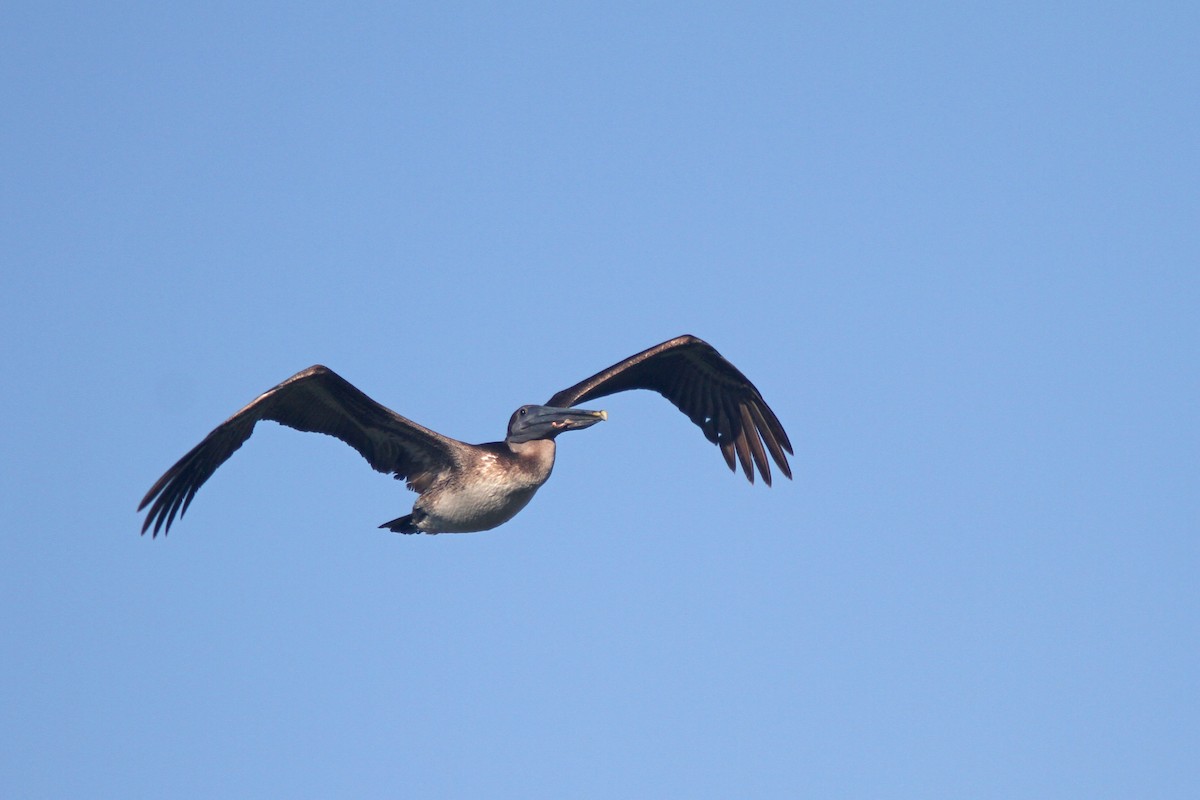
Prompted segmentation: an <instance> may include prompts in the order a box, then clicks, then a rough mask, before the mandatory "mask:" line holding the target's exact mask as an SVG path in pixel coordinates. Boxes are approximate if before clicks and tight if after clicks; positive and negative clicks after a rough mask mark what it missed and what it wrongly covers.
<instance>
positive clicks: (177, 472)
mask: <svg viewBox="0 0 1200 800" xmlns="http://www.w3.org/2000/svg"><path fill="white" fill-rule="evenodd" d="M263 419H269V420H273V421H275V422H278V423H280V424H282V425H286V426H288V427H289V428H295V429H296V430H300V431H310V432H314V433H324V434H328V435H329V436H336V437H337V438H338V439H341V440H342V441H343V442H345V443H346V444H348V445H350V446H351V447H353V448H354V449H355V450H357V451H358V452H359V453H361V454H362V456H363V458H365V459H366V460H367V462H368V463H369V464H370V465H371V467H372V468H374V469H376V470H378V471H379V472H384V473H392V474H394V475H395V476H396V477H397V478H404V479H407V481H408V485H409V487H410V488H412V489H414V490H415V491H418V492H423V491H425V489H426V488H428V486H429V484H430V483H431V482H432V481H433V480H434V479H435V478H436V477H437V475H438V474H439V473H441V472H442V471H444V470H446V469H448V468H450V467H451V466H452V465H453V464H455V463H456V459H457V455H458V452H459V449H460V448H462V447H465V445H463V444H462V443H461V442H459V441H457V440H455V439H451V438H449V437H446V436H442V435H441V434H439V433H435V432H434V431H431V430H429V429H428V428H423V427H421V426H420V425H418V424H416V423H415V422H412V421H411V420H408V419H405V418H404V417H402V416H400V415H399V414H397V413H396V412H394V411H392V410H390V409H388V408H385V407H384V406H382V405H380V404H379V403H376V402H375V401H374V400H372V399H371V398H369V397H367V396H366V395H365V394H363V393H362V392H361V391H359V390H358V389H356V388H355V387H354V386H352V385H351V384H350V382H349V381H347V380H345V379H344V378H342V377H341V376H340V375H338V374H337V373H335V372H334V371H333V370H331V369H329V368H327V367H322V366H319V365H318V366H314V367H309V368H308V369H306V370H304V371H303V372H298V373H296V374H295V375H293V376H292V377H290V378H288V379H287V380H286V381H284V382H283V383H281V384H279V385H278V386H276V387H274V388H273V389H270V390H268V391H266V392H264V393H263V394H262V395H260V396H259V397H258V398H257V399H255V400H254V401H253V402H251V403H250V404H249V405H248V406H246V407H245V408H243V409H242V410H241V411H239V412H237V413H236V414H234V415H233V416H232V417H230V418H229V419H227V420H226V421H225V422H223V423H221V424H220V425H219V426H217V427H216V429H214V430H213V432H212V433H210V434H208V436H206V437H204V441H202V442H200V444H198V445H196V446H195V447H193V448H192V449H191V451H189V452H188V454H187V455H185V456H184V457H183V458H181V459H179V461H178V462H176V464H175V466H173V467H171V468H170V469H169V470H167V472H166V473H165V474H164V475H163V476H162V477H161V478H159V479H158V482H157V483H155V484H154V486H152V487H151V488H150V491H149V492H147V493H146V496H145V497H144V498H143V499H142V502H141V505H139V506H138V510H139V511H141V510H142V509H144V508H145V507H146V506H150V510H149V511H148V512H147V514H146V521H145V522H144V523H143V525H142V533H145V532H146V530H147V529H149V528H150V526H151V524H153V525H154V533H153V535H154V536H157V535H158V532H159V529H160V528H161V529H162V531H163V533H164V534H165V533H166V532H167V531H168V530H170V527H171V523H172V522H173V521H174V520H175V517H176V515H178V516H180V517H182V516H183V514H184V512H185V511H187V507H188V505H190V504H191V502H192V498H193V497H194V496H195V495H196V490H197V489H199V488H200V487H201V486H202V485H204V482H205V481H207V480H208V479H209V478H210V477H212V474H213V473H214V472H215V471H216V469H217V467H219V466H221V464H223V463H225V461H226V460H228V459H229V457H230V456H231V455H233V454H234V452H235V451H236V450H237V449H238V448H239V447H241V446H242V444H243V443H245V441H246V440H247V439H249V438H250V434H251V433H252V432H253V431H254V426H255V424H256V423H258V421H259V420H263Z"/></svg>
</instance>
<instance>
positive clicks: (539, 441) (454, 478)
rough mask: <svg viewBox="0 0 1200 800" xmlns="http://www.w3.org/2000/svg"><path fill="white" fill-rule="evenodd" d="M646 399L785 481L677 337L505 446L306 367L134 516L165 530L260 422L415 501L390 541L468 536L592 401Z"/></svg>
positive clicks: (761, 408)
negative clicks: (353, 456)
mask: <svg viewBox="0 0 1200 800" xmlns="http://www.w3.org/2000/svg"><path fill="white" fill-rule="evenodd" d="M630 389H650V390H652V391H655V392H658V393H659V394H661V395H662V396H663V397H665V398H666V399H668V400H670V401H671V403H673V404H674V405H675V407H676V408H678V409H679V410H680V411H682V412H683V413H684V414H686V415H687V417H688V419H690V420H691V421H692V422H694V423H695V424H696V425H698V426H699V427H700V430H701V431H703V432H704V436H705V438H707V439H708V440H709V441H710V442H712V443H713V444H715V445H717V447H719V448H720V450H721V454H722V455H723V456H724V457H725V463H726V464H728V465H729V469H730V470H734V469H735V462H740V463H741V466H742V471H743V472H744V473H745V475H746V478H747V480H749V481H750V482H751V483H754V472H755V468H756V467H757V469H758V472H759V473H761V474H762V478H763V481H764V482H765V483H766V484H767V485H768V486H770V485H771V467H770V464H769V463H768V461H767V454H768V453H770V455H771V458H772V459H773V460H774V461H775V463H776V464H777V465H778V466H779V469H780V471H781V472H783V474H784V475H786V476H787V477H788V478H791V477H792V471H791V468H790V467H789V466H788V460H787V456H786V455H785V451H786V453H792V444H791V442H790V441H788V437H787V433H785V432H784V430H783V426H782V425H781V424H780V423H779V419H778V418H777V417H776V416H775V413H774V412H773V411H771V409H770V408H769V407H768V406H767V404H766V401H764V400H763V398H762V395H761V394H760V393H759V391H758V389H756V388H755V387H754V384H752V383H751V382H750V381H749V380H748V379H747V378H746V376H745V375H743V374H742V373H741V372H740V371H739V370H738V369H737V367H735V366H733V364H731V363H729V362H728V361H726V360H725V359H724V358H723V357H722V356H721V354H720V353H718V352H717V351H716V350H715V349H714V348H713V347H712V345H710V344H708V343H707V342H705V341H703V340H702V339H698V338H696V337H695V336H679V337H676V338H674V339H671V340H669V341H666V342H663V343H662V344H659V345H655V346H654V347H651V348H649V349H648V350H643V351H642V352H640V353H638V354H637V355H633V356H630V357H629V358H627V359H625V360H624V361H621V362H619V363H617V364H614V365H612V366H611V367H609V368H608V369H606V370H603V371H601V372H598V373H596V374H595V375H593V376H592V377H590V378H587V379H586V380H583V381H580V382H579V383H577V384H575V385H574V386H572V387H570V388H569V389H563V390H562V391H561V392H559V393H557V394H555V395H554V396H553V397H551V398H550V399H549V400H548V401H547V402H546V405H525V406H521V407H520V408H518V409H517V410H516V411H514V412H513V415H512V417H511V418H510V419H509V421H508V435H507V436H505V438H504V440H503V441H500V442H488V443H486V444H467V443H465V442H460V441H458V440H457V439H451V438H450V437H448V436H443V435H442V434H440V433H437V432H435V431H431V430H429V429H428V428H425V427H422V426H420V425H418V424H417V423H415V422H413V421H412V420H409V419H405V418H404V417H402V416H400V415H399V414H397V413H396V412H394V411H392V410H390V409H388V408H385V407H383V406H381V405H380V404H379V403H376V402H375V401H374V400H372V399H371V398H369V397H367V396H366V395H365V394H363V393H362V392H361V391H359V390H358V389H356V388H355V387H354V386H352V385H351V384H350V383H349V382H348V381H346V380H345V379H344V378H342V377H341V376H339V375H338V374H337V373H335V372H334V371H333V370H331V369H329V368H328V367H323V366H320V365H317V366H313V367H309V368H308V369H306V370H304V371H302V372H298V373H296V374H295V375H293V376H292V377H290V378H288V379H287V380H286V381H284V382H283V383H281V384H279V385H278V386H276V387H274V388H273V389H269V390H267V391H266V392H264V393H263V394H261V395H259V397H258V398H256V399H255V400H254V401H252V402H251V403H250V404H249V405H248V406H246V407H245V408H243V409H242V410H241V411H239V412H237V413H236V414H234V415H233V416H232V417H230V418H229V419H227V420H226V421H225V422H223V423H221V424H220V425H218V426H217V428H216V429H215V430H213V432H212V433H210V434H208V436H206V437H204V441H202V442H200V444H198V445H196V446H195V447H193V448H192V449H191V450H190V451H189V452H188V454H187V455H185V456H184V457H183V458H181V459H179V461H178V462H177V463H176V464H175V466H173V467H171V468H170V469H169V470H167V471H166V473H165V474H164V475H163V476H162V477H161V478H159V479H158V481H157V482H156V483H155V484H154V485H153V486H152V487H150V491H149V492H147V493H146V496H145V497H144V498H143V499H142V502H141V504H140V505H138V511H139V512H140V511H142V510H143V509H145V508H146V507H147V506H149V509H150V510H149V511H148V512H147V513H146V521H145V522H144V523H143V525H142V533H143V534H145V533H146V531H147V530H149V529H150V527H151V526H152V525H153V529H154V530H153V533H152V536H157V535H158V533H159V531H160V530H161V531H162V533H163V535H166V534H167V532H168V531H169V530H170V529H171V524H172V523H173V522H174V521H175V517H176V515H178V516H179V517H180V518H182V517H183V515H184V513H185V512H186V511H187V508H188V506H189V505H190V504H191V502H192V498H194V497H195V496H196V490H197V489H199V488H200V487H201V486H203V485H204V482H205V481H207V480H208V479H209V478H211V477H212V474H213V473H214V472H216V470H217V467H219V466H221V465H222V464H224V463H225V461H226V460H228V458H229V457H230V456H231V455H233V453H234V451H235V450H237V449H238V448H239V447H241V446H242V445H243V444H244V443H245V441H246V440H247V439H249V438H250V434H251V433H252V432H253V431H254V426H255V424H256V423H257V422H258V421H259V420H263V419H269V420H273V421H275V422H278V423H280V424H282V425H286V426H288V427H289V428H295V429H296V430H300V431H312V432H315V433H324V434H328V435H330V436H336V437H337V438H338V439H341V440H342V441H343V442H345V443H346V444H348V445H350V446H351V447H353V448H354V449H355V450H357V451H358V452H359V453H361V454H362V456H363V458H365V459H366V460H367V463H369V464H370V465H371V467H372V468H373V469H375V470H378V471H379V472H383V473H390V474H392V475H394V476H395V477H396V478H397V479H403V480H405V481H406V482H407V485H408V488H409V489H411V490H413V491H414V492H417V493H418V494H419V495H420V496H419V497H417V500H416V502H415V503H413V508H412V513H411V514H406V515H404V516H403V517H398V518H397V519H394V520H392V521H390V522H385V523H383V524H382V525H380V526H379V527H380V528H386V529H387V530H390V531H393V532H395V533H467V532H471V531H484V530H488V529H491V528H495V527H496V526H497V525H501V524H503V523H505V522H507V521H508V520H510V519H512V518H513V516H514V515H516V513H517V512H518V511H520V510H521V509H522V508H524V507H525V505H526V504H527V503H528V502H529V500H530V498H532V497H533V494H534V492H536V491H537V490H538V488H539V487H541V485H542V484H543V483H545V482H546V479H547V478H549V477H550V471H551V469H553V467H554V450H555V443H554V440H555V438H556V437H557V436H558V435H559V434H560V433H563V432H565V431H573V430H582V429H583V428H588V427H590V426H592V425H595V424H596V423H597V422H600V421H601V420H605V419H607V418H608V414H607V412H605V411H585V410H583V409H578V408H575V407H574V406H575V405H576V404H578V403H585V402H587V401H589V400H594V399H596V398H598V397H605V396H607V395H610V394H615V393H617V392H624V391H628V390H630Z"/></svg>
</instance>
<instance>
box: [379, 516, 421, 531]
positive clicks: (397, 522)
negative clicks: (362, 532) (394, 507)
mask: <svg viewBox="0 0 1200 800" xmlns="http://www.w3.org/2000/svg"><path fill="white" fill-rule="evenodd" d="M379 527H381V528H387V529H388V530H389V531H391V532H392V533H420V532H421V531H420V529H418V528H417V526H416V525H414V524H413V515H412V514H408V515H407V516H403V517H398V518H396V519H394V520H392V521H391V522H385V523H383V524H382V525H380V526H379Z"/></svg>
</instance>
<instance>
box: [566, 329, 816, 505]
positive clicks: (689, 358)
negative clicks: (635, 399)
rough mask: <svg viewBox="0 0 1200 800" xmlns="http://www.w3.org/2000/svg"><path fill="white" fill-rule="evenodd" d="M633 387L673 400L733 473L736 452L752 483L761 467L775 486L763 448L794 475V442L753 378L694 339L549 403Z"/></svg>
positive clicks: (633, 359) (615, 368)
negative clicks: (790, 455)
mask: <svg viewBox="0 0 1200 800" xmlns="http://www.w3.org/2000/svg"><path fill="white" fill-rule="evenodd" d="M629 389H650V390H652V391H655V392H658V393H659V394H661V395H662V396H663V397H665V398H667V399H668V400H670V401H671V402H672V403H673V404H674V405H675V407H676V408H678V409H679V410H680V411H682V412H683V413H684V414H686V415H687V417H688V419H690V420H691V421H692V422H694V423H696V424H697V425H698V426H700V430H702V431H704V436H705V437H706V438H707V439H708V440H709V441H710V442H712V443H713V444H715V445H717V446H718V447H720V448H721V454H722V455H723V456H725V463H726V464H728V465H729V468H730V469H731V470H732V469H735V467H734V457H735V454H736V457H737V460H738V461H740V462H741V464H742V471H743V472H744V473H745V474H746V478H747V479H748V480H749V481H750V482H751V483H754V466H755V465H757V467H758V471H759V472H761V473H762V477H763V482H764V483H766V484H767V485H768V486H770V485H771V465H770V464H769V463H768V462H767V454H766V452H764V451H763V445H764V444H765V445H766V449H767V452H770V454H771V457H772V458H773V459H775V463H776V464H778V465H779V469H780V471H781V472H783V474H784V475H786V476H787V477H789V478H791V477H792V469H791V467H790V466H788V460H787V456H786V455H784V451H787V452H788V453H791V452H792V443H791V442H790V441H789V440H788V436H787V433H786V432H785V431H784V430H783V425H782V424H780V422H779V418H778V417H776V416H775V412H774V411H772V410H771V408H770V406H768V405H767V402H766V401H765V400H763V398H762V395H761V394H760V393H759V391H758V389H757V388H755V386H754V384H753V383H751V382H750V380H749V378H747V377H746V376H745V375H743V374H742V373H741V371H740V370H738V368H737V367H735V366H734V365H733V364H731V363H729V362H728V361H726V360H725V358H724V357H723V356H722V355H721V354H720V353H718V352H717V351H716V348H714V347H713V346H712V345H711V344H709V343H708V342H706V341H704V340H703V339H699V338H697V337H695V336H686V335H685V336H678V337H676V338H674V339H671V340H670V341H666V342H663V343H662V344H657V345H655V346H654V347H651V348H649V349H648V350H643V351H642V352H640V353H638V354H637V355H635V356H630V357H629V358H627V359H625V360H624V361H620V362H618V363H616V364H613V365H612V366H611V367H609V368H608V369H606V370H602V371H600V372H597V373H596V374H595V375H593V376H592V377H590V378H588V379H587V380H583V381H580V382H579V383H577V384H575V385H574V386H572V387H571V388H570V389H563V390H562V391H561V392H559V393H558V394H556V395H554V396H553V397H551V398H550V400H549V401H547V403H546V405H548V406H573V405H577V404H579V403H586V402H587V401H588V400H594V399H596V398H597V397H605V396H607V395H610V394H615V393H617V392H624V391H626V390H629Z"/></svg>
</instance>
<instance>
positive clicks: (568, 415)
mask: <svg viewBox="0 0 1200 800" xmlns="http://www.w3.org/2000/svg"><path fill="white" fill-rule="evenodd" d="M605 419H608V412H607V411H585V410H583V409H582V408H554V407H553V406H521V407H520V408H518V409H517V410H516V411H514V412H513V415H512V418H511V419H509V421H508V437H507V439H506V441H508V442H509V443H512V444H515V443H518V442H531V441H533V440H534V439H553V438H554V437H555V436H558V435H559V434H560V433H562V432H563V431H575V430H581V429H583V428H588V427H591V426H592V425H595V424H596V423H597V422H600V421H601V420H605Z"/></svg>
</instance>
